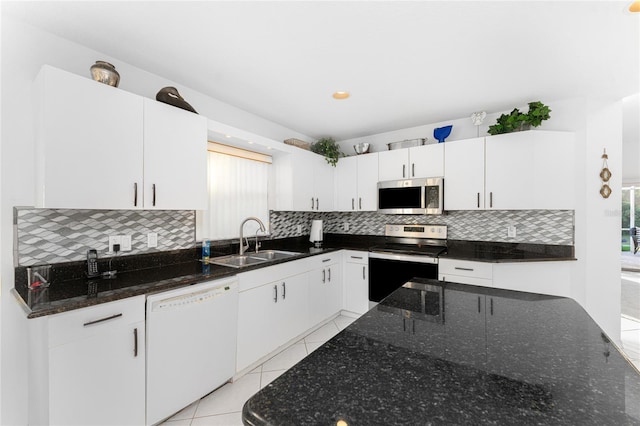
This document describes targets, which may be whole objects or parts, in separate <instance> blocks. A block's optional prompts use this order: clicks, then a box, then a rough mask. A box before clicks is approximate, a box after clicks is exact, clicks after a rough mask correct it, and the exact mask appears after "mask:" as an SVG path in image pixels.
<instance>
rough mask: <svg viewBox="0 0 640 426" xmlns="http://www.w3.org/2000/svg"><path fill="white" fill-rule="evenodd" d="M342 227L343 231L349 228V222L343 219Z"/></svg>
mask: <svg viewBox="0 0 640 426" xmlns="http://www.w3.org/2000/svg"><path fill="white" fill-rule="evenodd" d="M342 228H343V229H344V231H345V232H346V231H348V230H349V222H346V221H345V222H344V223H343V224H342Z"/></svg>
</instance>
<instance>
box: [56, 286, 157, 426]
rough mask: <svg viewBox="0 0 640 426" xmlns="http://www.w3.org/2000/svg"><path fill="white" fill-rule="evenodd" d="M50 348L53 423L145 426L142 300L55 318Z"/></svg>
mask: <svg viewBox="0 0 640 426" xmlns="http://www.w3.org/2000/svg"><path fill="white" fill-rule="evenodd" d="M107 305H108V306H107ZM120 308H123V309H120ZM107 310H108V312H107ZM105 315H106V316H105ZM131 320H134V321H135V320H137V322H130V321H131ZM92 322H93V323H92ZM50 346H51V347H50V349H49V424H56V425H57V424H59V425H62V424H64V425H88V424H92V425H115V424H117V425H142V424H145V324H144V296H139V297H137V298H134V299H127V300H126V301H123V302H113V303H110V304H105V305H99V306H97V307H95V308H86V309H81V310H78V311H73V312H70V313H68V314H59V316H55V317H52V318H51V321H50Z"/></svg>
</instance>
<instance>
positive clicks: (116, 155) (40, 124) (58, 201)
mask: <svg viewBox="0 0 640 426" xmlns="http://www.w3.org/2000/svg"><path fill="white" fill-rule="evenodd" d="M35 92H36V94H37V98H36V99H37V101H36V104H37V110H36V123H37V124H36V163H35V164H33V165H28V164H25V167H32V168H33V169H34V172H35V174H36V202H35V204H36V207H46V208H73V209H134V208H141V207H142V161H143V158H142V155H143V153H142V131H143V129H142V98H141V97H139V96H136V95H133V94H131V93H127V92H125V91H122V90H119V89H116V88H114V87H111V86H107V85H105V84H101V83H98V82H95V81H93V80H91V79H88V78H83V77H80V76H77V75H74V74H71V73H68V72H66V71H62V70H59V69H56V68H53V67H50V66H44V67H43V68H42V70H41V71H40V73H39V74H38V77H37V79H36V83H35ZM136 186H137V191H138V194H137V200H136V193H135V191H136Z"/></svg>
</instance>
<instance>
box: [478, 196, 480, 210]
mask: <svg viewBox="0 0 640 426" xmlns="http://www.w3.org/2000/svg"><path fill="white" fill-rule="evenodd" d="M478 208H480V193H479V192H478Z"/></svg>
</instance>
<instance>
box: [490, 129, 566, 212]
mask: <svg viewBox="0 0 640 426" xmlns="http://www.w3.org/2000/svg"><path fill="white" fill-rule="evenodd" d="M573 140H574V135H573V133H569V132H555V131H539V130H535V131H529V132H516V133H509V134H504V135H497V136H491V137H487V138H486V142H485V143H486V148H485V149H486V165H485V167H486V175H485V188H486V189H485V206H486V208H488V209H498V210H514V209H547V210H552V209H557V210H562V209H574V208H575V196H574V192H575V191H574V189H575V188H574V181H575V180H574V179H575V178H574V173H575V166H574V156H575V155H574V143H573Z"/></svg>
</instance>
